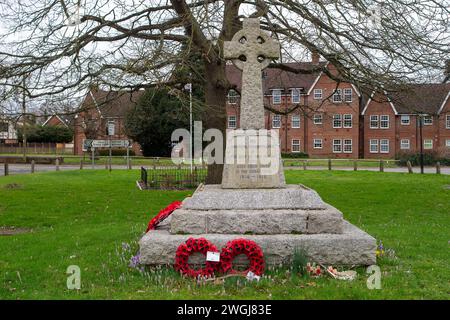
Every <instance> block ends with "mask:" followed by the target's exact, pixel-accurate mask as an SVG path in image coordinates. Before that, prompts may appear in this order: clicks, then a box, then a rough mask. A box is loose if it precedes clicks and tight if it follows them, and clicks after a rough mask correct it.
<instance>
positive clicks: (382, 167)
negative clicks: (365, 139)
mask: <svg viewBox="0 0 450 320" xmlns="http://www.w3.org/2000/svg"><path fill="white" fill-rule="evenodd" d="M380 172H384V161H383V160H380Z"/></svg>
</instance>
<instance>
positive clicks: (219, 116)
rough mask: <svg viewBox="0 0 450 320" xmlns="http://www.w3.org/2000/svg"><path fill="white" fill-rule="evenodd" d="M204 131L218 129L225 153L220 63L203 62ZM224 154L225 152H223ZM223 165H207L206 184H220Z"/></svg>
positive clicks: (223, 83)
mask: <svg viewBox="0 0 450 320" xmlns="http://www.w3.org/2000/svg"><path fill="white" fill-rule="evenodd" d="M205 80H206V81H205V103H206V117H205V129H213V128H214V129H218V130H220V131H221V132H222V134H223V137H224V140H223V141H224V144H223V148H224V151H225V141H226V139H225V133H226V107H225V99H226V93H227V79H226V75H225V63H224V62H221V61H211V62H205ZM224 154H225V152H224ZM222 172H223V164H211V165H208V175H207V177H206V184H221V183H222Z"/></svg>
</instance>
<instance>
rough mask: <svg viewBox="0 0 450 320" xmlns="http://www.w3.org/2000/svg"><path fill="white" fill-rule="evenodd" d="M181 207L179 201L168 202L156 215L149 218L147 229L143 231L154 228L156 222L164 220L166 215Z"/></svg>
mask: <svg viewBox="0 0 450 320" xmlns="http://www.w3.org/2000/svg"><path fill="white" fill-rule="evenodd" d="M179 208H181V201H174V202H172V203H171V204H169V205H168V206H167V207H165V208H164V209H162V210H161V211H160V212H159V213H158V214H157V215H156V217H154V218H153V219H152V220H150V222H149V224H148V226H147V230H146V231H145V232H149V231H150V230H154V229H155V228H156V226H157V225H158V224H160V223H161V222H162V221H164V220H165V219H166V218H167V217H168V216H170V215H171V214H172V212H174V211H175V210H177V209H179Z"/></svg>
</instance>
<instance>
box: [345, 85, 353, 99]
mask: <svg viewBox="0 0 450 320" xmlns="http://www.w3.org/2000/svg"><path fill="white" fill-rule="evenodd" d="M348 97H350V99H347V98H348ZM352 101H353V89H352V88H346V89H344V102H352Z"/></svg>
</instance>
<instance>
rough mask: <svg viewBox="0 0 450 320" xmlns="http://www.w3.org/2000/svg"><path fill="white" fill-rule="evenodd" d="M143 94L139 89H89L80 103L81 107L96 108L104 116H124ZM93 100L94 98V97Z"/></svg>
mask: <svg viewBox="0 0 450 320" xmlns="http://www.w3.org/2000/svg"><path fill="white" fill-rule="evenodd" d="M143 94H144V90H140V91H134V92H129V91H104V90H101V89H91V91H90V93H88V94H87V96H86V99H85V100H84V103H83V105H82V107H83V108H97V107H98V109H99V110H100V112H101V114H102V116H103V117H105V118H115V117H120V118H121V117H124V116H125V115H126V113H127V112H128V111H129V110H130V109H131V108H133V107H134V106H135V105H136V103H137V102H138V101H139V98H140V97H141V96H142V95H143ZM93 98H94V99H95V100H94V99H93Z"/></svg>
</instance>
